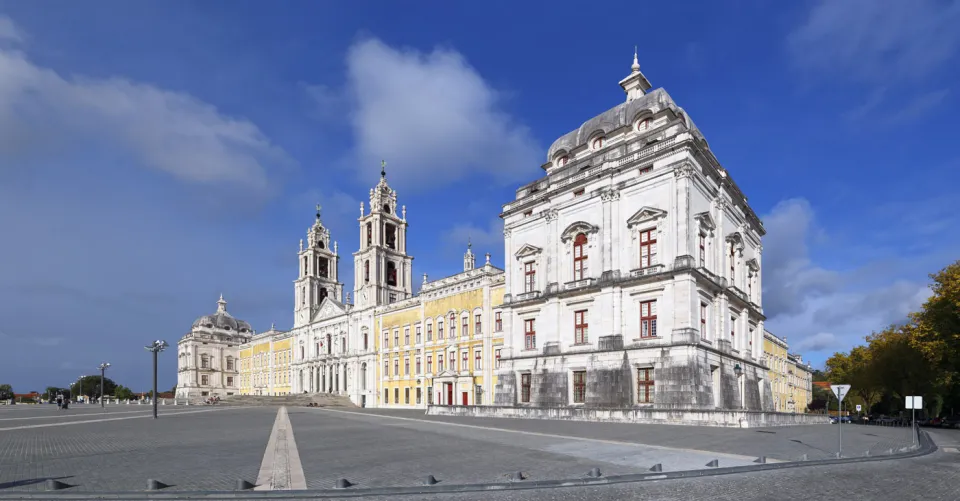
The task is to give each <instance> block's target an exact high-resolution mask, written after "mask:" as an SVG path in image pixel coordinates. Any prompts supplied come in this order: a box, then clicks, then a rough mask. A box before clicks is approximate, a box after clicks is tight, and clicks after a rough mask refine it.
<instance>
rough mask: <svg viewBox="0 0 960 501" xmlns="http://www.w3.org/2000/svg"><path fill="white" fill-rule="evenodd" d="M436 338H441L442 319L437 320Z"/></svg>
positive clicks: (439, 339)
mask: <svg viewBox="0 0 960 501" xmlns="http://www.w3.org/2000/svg"><path fill="white" fill-rule="evenodd" d="M437 340H438V341H441V340H443V319H440V320H437Z"/></svg>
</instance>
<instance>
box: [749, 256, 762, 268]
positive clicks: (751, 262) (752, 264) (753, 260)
mask: <svg viewBox="0 0 960 501" xmlns="http://www.w3.org/2000/svg"><path fill="white" fill-rule="evenodd" d="M747 268H750V269H751V270H752V271H760V262H759V261H757V259H756V258H751V259H750V260H749V261H747Z"/></svg>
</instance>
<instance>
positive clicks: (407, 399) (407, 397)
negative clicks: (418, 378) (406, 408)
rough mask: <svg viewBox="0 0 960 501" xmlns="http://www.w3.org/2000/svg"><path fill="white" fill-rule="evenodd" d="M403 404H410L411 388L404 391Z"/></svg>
mask: <svg viewBox="0 0 960 501" xmlns="http://www.w3.org/2000/svg"><path fill="white" fill-rule="evenodd" d="M403 403H405V404H410V388H404V389H403Z"/></svg>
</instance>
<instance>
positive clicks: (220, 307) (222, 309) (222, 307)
mask: <svg viewBox="0 0 960 501" xmlns="http://www.w3.org/2000/svg"><path fill="white" fill-rule="evenodd" d="M226 312H227V301H226V300H224V299H223V293H220V300H219V301H217V313H226Z"/></svg>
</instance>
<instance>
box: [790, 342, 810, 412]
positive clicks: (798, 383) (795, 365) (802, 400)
mask: <svg viewBox="0 0 960 501" xmlns="http://www.w3.org/2000/svg"><path fill="white" fill-rule="evenodd" d="M787 377H788V378H789V381H790V390H791V394H790V397H791V400H793V401H794V402H795V403H796V404H795V405H796V408H797V412H806V409H807V406H808V405H810V402H813V370H812V369H811V368H810V366H809V365H804V363H803V359H802V358H800V356H799V355H793V354H791V355H788V356H787Z"/></svg>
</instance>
